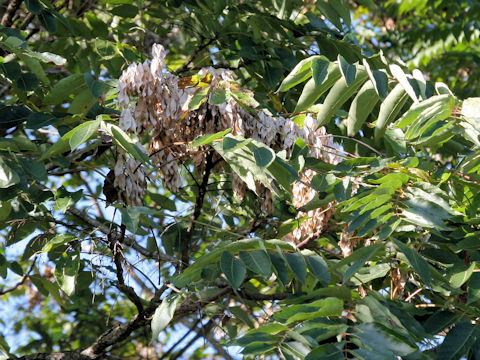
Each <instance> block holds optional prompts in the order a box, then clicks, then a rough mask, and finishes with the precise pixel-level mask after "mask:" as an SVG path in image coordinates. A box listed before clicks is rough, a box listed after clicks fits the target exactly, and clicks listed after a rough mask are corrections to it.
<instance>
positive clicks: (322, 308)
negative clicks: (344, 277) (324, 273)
mask: <svg viewBox="0 0 480 360" xmlns="http://www.w3.org/2000/svg"><path fill="white" fill-rule="evenodd" d="M342 312H343V301H342V300H340V299H338V298H336V297H327V298H325V299H321V300H316V301H314V302H311V303H304V304H299V305H292V306H289V307H286V308H283V310H281V311H280V312H277V313H275V315H274V316H273V317H274V319H275V320H277V321H280V322H285V323H294V322H298V321H305V320H308V319H317V318H319V317H326V316H340V315H341V314H342Z"/></svg>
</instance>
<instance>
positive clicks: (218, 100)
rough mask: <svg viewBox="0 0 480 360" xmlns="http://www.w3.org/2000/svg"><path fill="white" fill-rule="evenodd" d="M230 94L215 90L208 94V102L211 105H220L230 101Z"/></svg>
mask: <svg viewBox="0 0 480 360" xmlns="http://www.w3.org/2000/svg"><path fill="white" fill-rule="evenodd" d="M230 96H231V94H230V92H229V91H227V90H225V89H217V90H215V91H213V92H211V93H210V97H209V99H208V102H209V103H210V104H212V105H221V104H223V103H224V102H227V100H228V99H230Z"/></svg>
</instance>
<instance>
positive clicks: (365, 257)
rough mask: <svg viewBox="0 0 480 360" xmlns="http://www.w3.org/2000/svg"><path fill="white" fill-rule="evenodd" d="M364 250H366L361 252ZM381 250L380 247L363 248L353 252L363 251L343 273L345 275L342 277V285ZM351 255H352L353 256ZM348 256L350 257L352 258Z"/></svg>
mask: <svg viewBox="0 0 480 360" xmlns="http://www.w3.org/2000/svg"><path fill="white" fill-rule="evenodd" d="M363 249H366V250H363ZM380 249H381V247H380V246H376V247H373V246H365V247H363V248H361V249H359V250H356V251H354V253H353V254H355V252H357V251H360V250H363V251H362V254H361V255H360V256H359V257H358V259H357V260H356V261H355V262H354V263H353V264H352V265H351V266H350V267H349V268H348V269H347V271H345V274H344V275H343V283H344V284H345V283H346V282H347V281H348V280H349V279H350V278H351V277H352V276H353V275H354V274H355V273H356V272H357V270H358V269H359V268H360V267H362V266H363V265H365V263H366V262H367V261H369V260H370V259H372V258H373V256H374V255H375V254H376V253H377V252H378V251H379V250H380ZM353 254H352V255H353ZM352 255H350V256H352Z"/></svg>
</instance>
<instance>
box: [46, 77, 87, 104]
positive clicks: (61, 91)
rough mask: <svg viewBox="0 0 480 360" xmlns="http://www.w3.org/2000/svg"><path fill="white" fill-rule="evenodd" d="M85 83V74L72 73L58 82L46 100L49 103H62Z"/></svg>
mask: <svg viewBox="0 0 480 360" xmlns="http://www.w3.org/2000/svg"><path fill="white" fill-rule="evenodd" d="M84 85H85V78H84V75H83V74H72V75H70V76H67V77H66V78H63V79H61V80H60V81H59V82H58V83H56V84H55V85H54V86H53V88H52V90H51V91H50V93H49V94H48V95H47V96H45V98H44V101H45V103H46V104H48V105H59V104H61V103H62V102H63V101H64V100H65V99H66V98H67V97H68V96H69V95H70V94H73V93H76V92H77V91H78V90H79V89H80V88H81V87H82V86H84Z"/></svg>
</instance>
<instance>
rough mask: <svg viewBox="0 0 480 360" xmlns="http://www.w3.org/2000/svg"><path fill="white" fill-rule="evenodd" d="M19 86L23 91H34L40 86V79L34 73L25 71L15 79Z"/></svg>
mask: <svg viewBox="0 0 480 360" xmlns="http://www.w3.org/2000/svg"><path fill="white" fill-rule="evenodd" d="M15 83H16V84H17V86H18V88H19V89H20V90H23V91H33V90H35V89H36V88H37V87H38V84H39V83H38V79H37V77H36V76H35V74H34V73H32V72H30V71H27V72H23V73H22V74H21V75H20V77H19V78H18V79H16V80H15Z"/></svg>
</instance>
